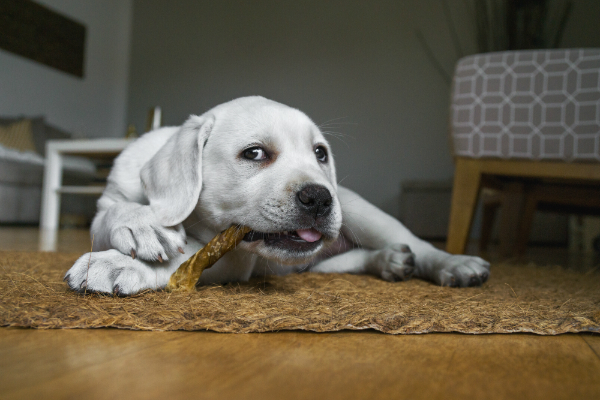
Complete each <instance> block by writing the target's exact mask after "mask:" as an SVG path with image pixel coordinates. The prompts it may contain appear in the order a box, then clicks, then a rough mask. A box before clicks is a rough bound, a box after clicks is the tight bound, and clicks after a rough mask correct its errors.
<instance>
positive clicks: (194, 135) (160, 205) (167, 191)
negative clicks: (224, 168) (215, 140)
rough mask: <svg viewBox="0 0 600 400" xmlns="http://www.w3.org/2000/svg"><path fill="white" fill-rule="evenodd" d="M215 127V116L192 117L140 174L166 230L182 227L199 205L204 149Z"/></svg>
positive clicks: (153, 209) (153, 208)
mask: <svg viewBox="0 0 600 400" xmlns="http://www.w3.org/2000/svg"><path fill="white" fill-rule="evenodd" d="M213 124H214V117H213V116H206V115H202V116H196V115H192V116H191V117H190V118H189V119H188V120H187V121H186V122H185V123H184V124H183V126H182V127H181V129H180V130H179V131H178V132H176V133H175V134H173V136H171V137H170V138H169V140H167V142H166V143H165V144H164V146H163V147H161V149H160V150H159V151H158V153H156V154H155V155H154V157H152V158H151V159H150V161H148V162H147V163H146V164H145V165H144V166H143V167H142V170H141V171H140V177H141V179H142V185H143V187H144V191H145V193H146V196H147V197H148V200H150V207H151V208H152V211H153V212H154V214H155V215H156V216H157V217H158V220H159V221H160V223H161V224H162V225H163V226H173V225H177V224H179V223H180V222H182V221H183V220H184V219H186V218H187V217H188V216H189V215H190V214H191V213H192V211H193V210H194V207H195V206H196V204H197V203H198V197H199V196H200V190H201V189H202V148H203V147H204V143H205V142H206V140H207V139H208V135H209V134H210V131H211V130H212V127H213Z"/></svg>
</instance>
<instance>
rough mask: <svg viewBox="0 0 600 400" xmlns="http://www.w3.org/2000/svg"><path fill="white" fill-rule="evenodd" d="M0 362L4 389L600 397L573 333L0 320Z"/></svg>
mask: <svg viewBox="0 0 600 400" xmlns="http://www.w3.org/2000/svg"><path fill="white" fill-rule="evenodd" d="M589 338H591V339H592V340H591V342H592V343H594V345H595V344H596V343H597V342H598V341H596V340H595V338H594V337H589ZM0 360H2V361H0V372H1V374H0V388H1V389H0V397H2V398H11V399H12V398H14V399H19V398H32V397H44V398H65V397H67V398H68V397H76V396H77V397H79V396H85V397H87V398H90V399H95V398H107V397H116V396H118V397H128V398H150V399H151V398H169V399H171V398H173V399H177V398H189V397H198V398H210V399H240V398H244V399H253V398H256V399H262V400H268V399H280V398H286V399H306V398H326V399H347V398H355V399H369V398H378V399H388V398H389V399H392V398H399V397H401V398H412V399H434V398H444V399H454V398H456V399H470V398H484V397H485V398H491V399H514V398H532V399H535V398H545V399H554V398H571V397H587V398H594V397H598V396H600V381H599V380H598V379H597V377H598V376H600V360H599V359H598V357H597V356H596V355H595V354H594V352H593V351H592V350H591V348H590V346H588V344H587V342H586V341H585V340H582V339H581V335H562V336H556V337H540V336H534V335H523V334H515V335H479V336H473V335H460V334H427V335H413V336H391V335H384V334H380V333H376V332H371V331H365V332H340V333H330V334H315V333H308V332H279V333H267V334H246V335H243V334H241V335H234V334H219V333H212V332H131V331H118V330H111V329H99V330H72V331H64V330H63V331H61V330H56V331H54V330H53V331H36V330H16V329H6V328H4V329H0Z"/></svg>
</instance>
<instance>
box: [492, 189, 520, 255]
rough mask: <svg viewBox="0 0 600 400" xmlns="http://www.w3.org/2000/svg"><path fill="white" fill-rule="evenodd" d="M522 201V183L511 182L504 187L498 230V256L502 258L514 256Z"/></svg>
mask: <svg viewBox="0 0 600 400" xmlns="http://www.w3.org/2000/svg"><path fill="white" fill-rule="evenodd" d="M524 199H525V193H524V185H523V183H521V182H512V183H510V184H507V185H506V187H505V189H504V192H503V200H502V211H501V213H502V215H501V217H502V219H501V220H500V226H499V229H498V236H499V240H500V246H499V250H500V255H502V256H504V257H511V256H514V255H515V243H516V239H517V232H518V229H519V226H520V222H521V213H522V210H523V203H524Z"/></svg>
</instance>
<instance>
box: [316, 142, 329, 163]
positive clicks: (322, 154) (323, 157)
mask: <svg viewBox="0 0 600 400" xmlns="http://www.w3.org/2000/svg"><path fill="white" fill-rule="evenodd" d="M315 156H317V160H319V161H320V162H322V163H325V162H327V149H326V148H325V147H323V146H318V147H317V148H316V149H315Z"/></svg>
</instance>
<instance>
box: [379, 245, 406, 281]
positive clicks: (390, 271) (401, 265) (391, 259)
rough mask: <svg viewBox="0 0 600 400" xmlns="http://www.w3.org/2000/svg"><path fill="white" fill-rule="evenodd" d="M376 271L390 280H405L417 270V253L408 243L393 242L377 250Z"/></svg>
mask: <svg viewBox="0 0 600 400" xmlns="http://www.w3.org/2000/svg"><path fill="white" fill-rule="evenodd" d="M373 264H374V265H373V266H374V267H375V271H377V272H379V274H380V276H381V278H383V279H385V280H386V281H389V282H397V281H405V280H408V279H410V278H411V277H412V274H413V273H414V271H415V255H414V254H413V253H411V252H410V248H409V247H408V246H406V245H401V244H393V245H390V246H388V247H386V248H384V249H381V250H379V251H378V252H377V254H376V255H375V257H374V259H373Z"/></svg>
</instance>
